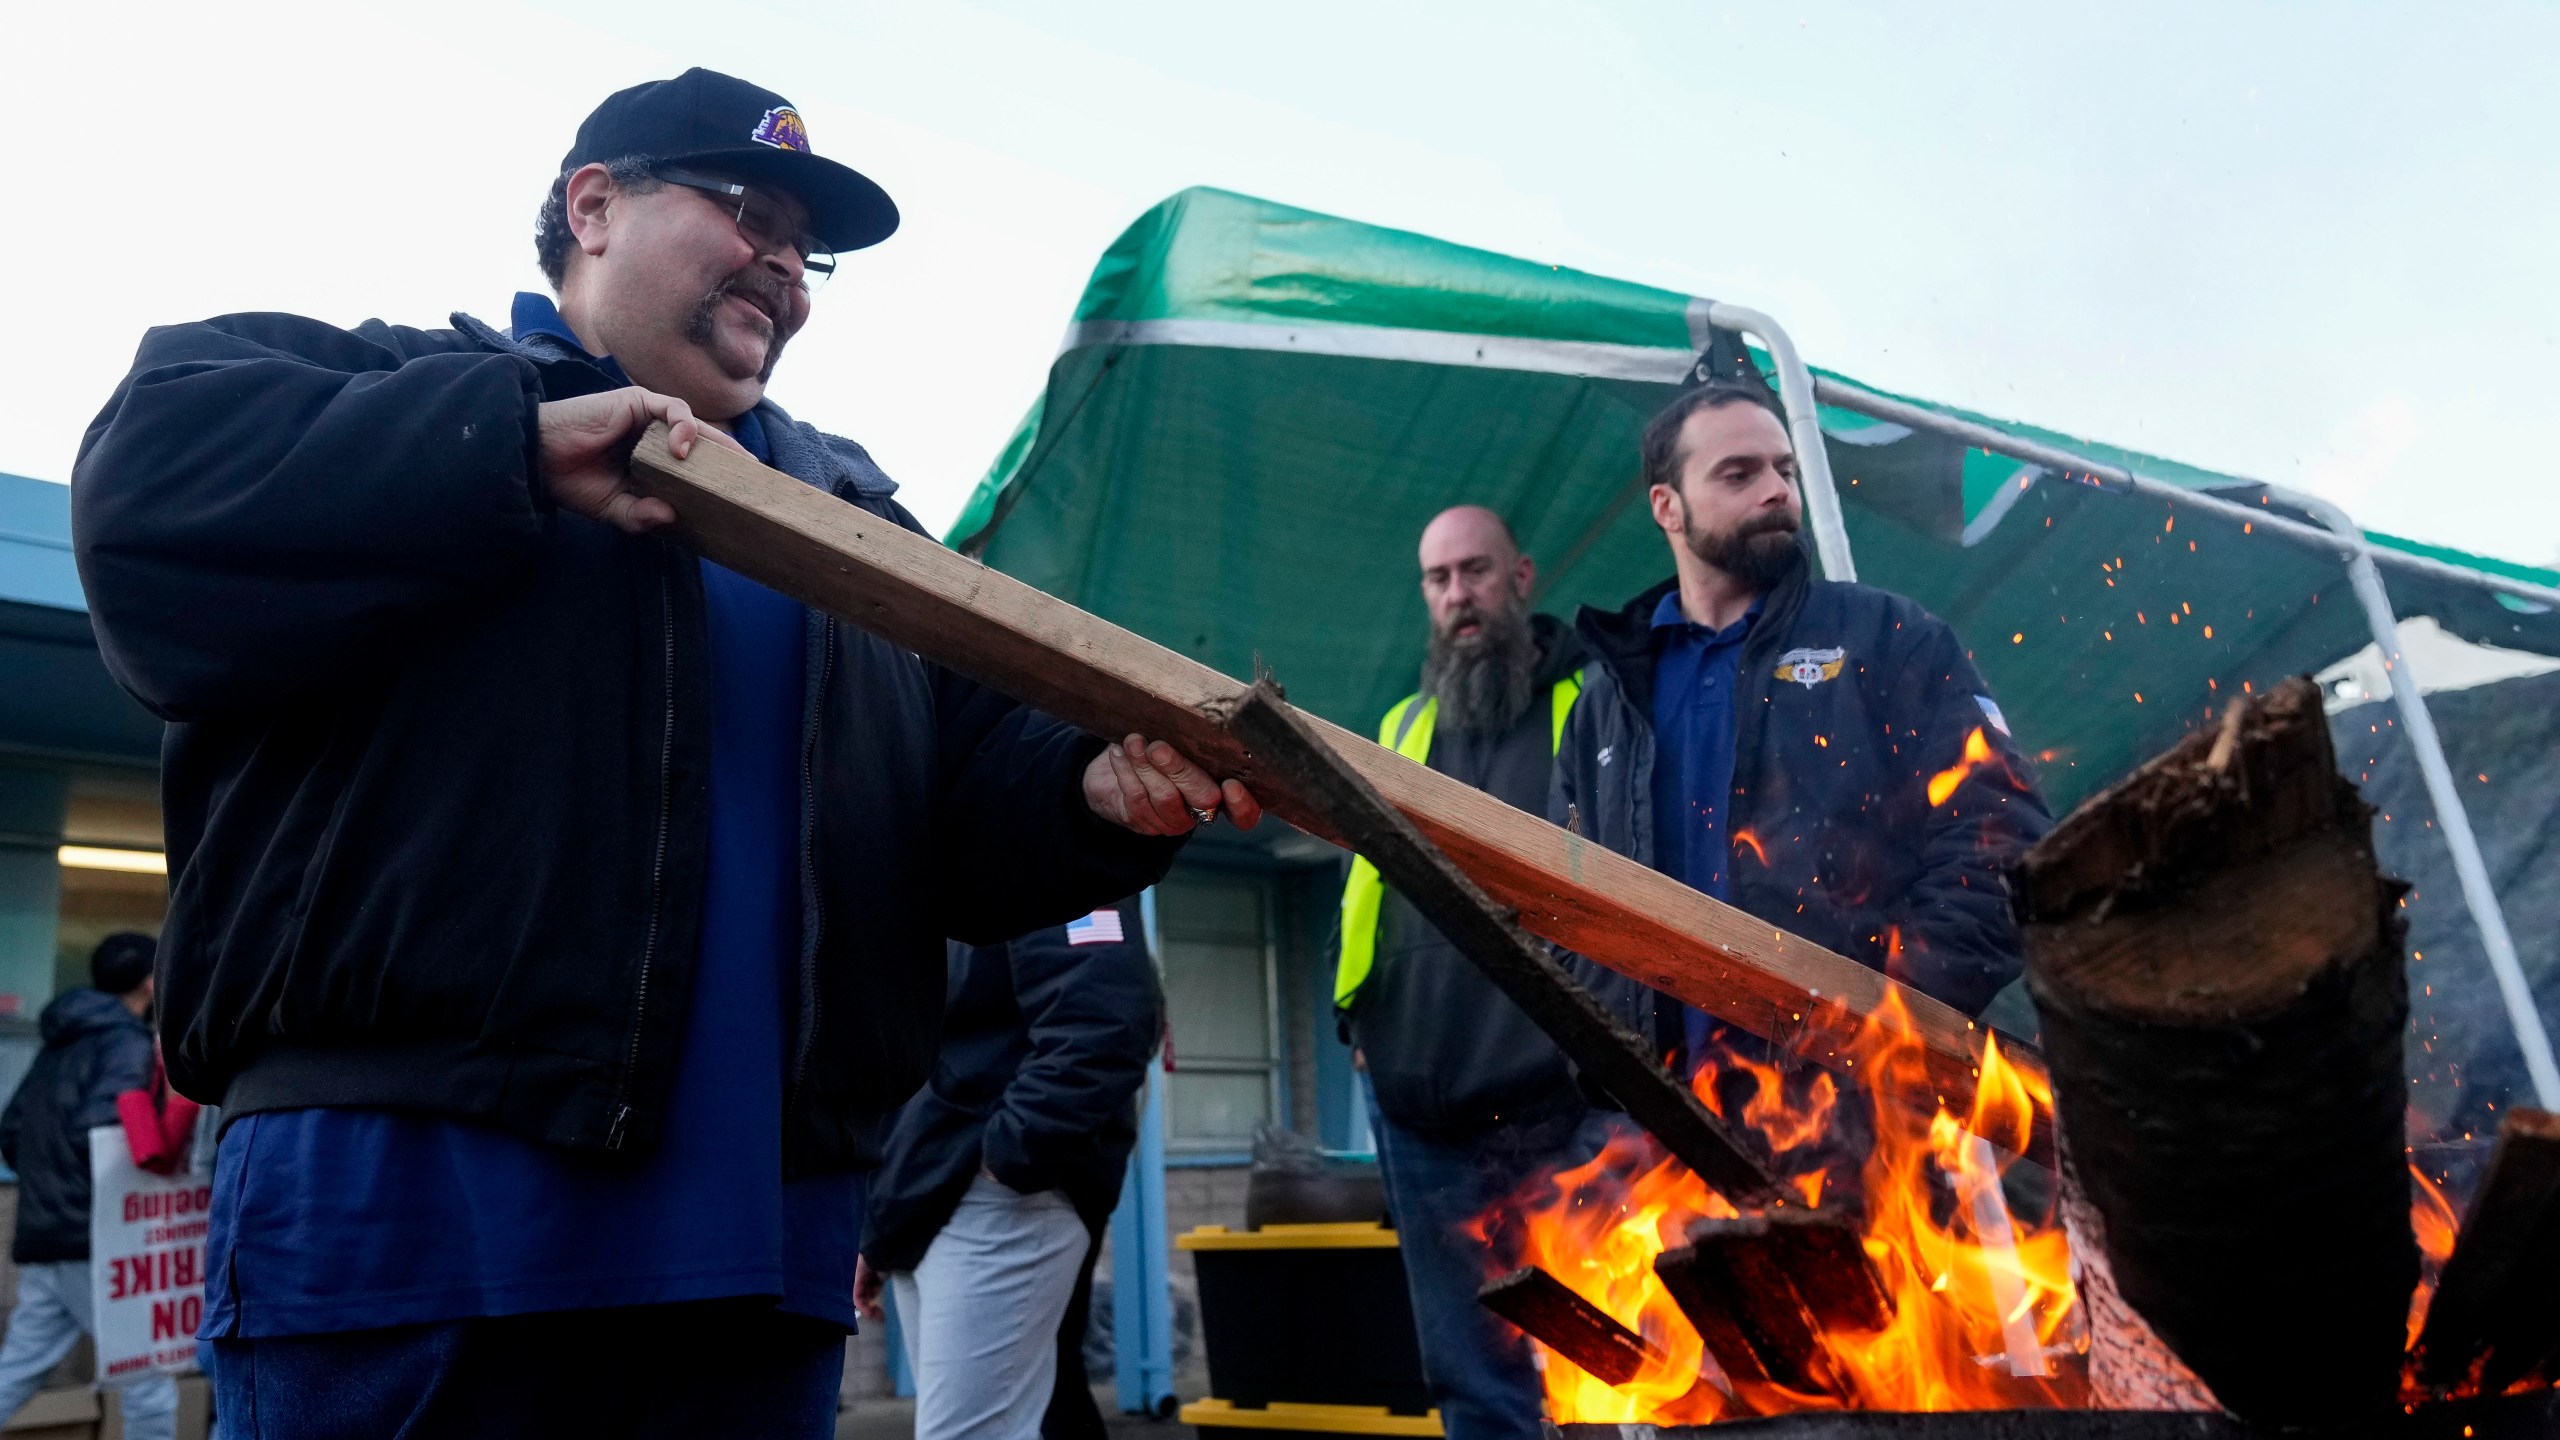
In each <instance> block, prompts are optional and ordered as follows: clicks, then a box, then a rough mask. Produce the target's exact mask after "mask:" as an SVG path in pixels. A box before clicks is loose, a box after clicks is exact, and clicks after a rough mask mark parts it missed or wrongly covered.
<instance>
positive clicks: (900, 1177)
mask: <svg viewBox="0 0 2560 1440" xmlns="http://www.w3.org/2000/svg"><path fill="white" fill-rule="evenodd" d="M1114 913H1116V914H1118V916H1119V917H1120V933H1121V936H1122V938H1121V939H1119V940H1116V941H1114V940H1095V939H1091V938H1087V939H1086V941H1085V943H1082V944H1079V943H1077V936H1076V934H1075V933H1074V932H1072V931H1070V930H1068V929H1067V928H1066V927H1064V926H1057V925H1053V926H1050V927H1049V928H1047V929H1045V930H1038V931H1034V932H1033V933H1031V934H1029V935H1025V936H1022V937H1021V938H1020V939H1017V940H1014V941H1012V942H1011V943H1009V944H1003V945H977V946H970V945H954V946H952V947H951V999H950V1003H949V1004H948V1005H947V1006H946V1007H945V1008H944V1010H943V1013H942V1055H941V1057H940V1058H939V1059H938V1060H936V1061H935V1062H934V1067H933V1079H932V1080H931V1081H929V1082H928V1083H927V1084H926V1086H925V1088H924V1089H923V1090H921V1091H919V1092H917V1094H916V1097H915V1098H914V1099H912V1100H909V1101H908V1102H907V1105H906V1108H905V1109H903V1110H901V1111H899V1112H898V1119H897V1123H896V1125H895V1126H894V1127H893V1128H892V1129H891V1131H890V1133H889V1146H888V1153H887V1155H886V1156H885V1157H883V1159H882V1160H881V1162H880V1169H879V1171H878V1173H876V1174H874V1175H873V1176H872V1177H871V1202H870V1208H871V1213H870V1220H869V1222H868V1224H867V1225H866V1226H865V1227H864V1232H863V1246H862V1249H863V1254H865V1255H866V1256H868V1257H869V1258H870V1260H871V1264H872V1266H873V1268H875V1269H879V1270H912V1269H914V1268H915V1267H916V1262H917V1261H919V1260H922V1259H923V1258H924V1252H925V1247H926V1246H928V1245H930V1244H932V1243H933V1237H934V1236H935V1235H938V1234H940V1233H941V1231H942V1227H943V1225H944V1223H945V1222H947V1221H948V1220H950V1218H951V1211H952V1209H953V1207H955V1206H957V1205H958V1204H959V1203H960V1197H961V1195H962V1194H963V1193H964V1192H966V1191H967V1190H968V1188H969V1182H970V1181H971V1180H972V1179H974V1178H975V1177H976V1176H977V1173H978V1171H979V1169H980V1167H982V1166H983V1167H984V1168H985V1169H986V1171H987V1173H988V1174H990V1175H993V1176H994V1177H995V1178H996V1179H997V1180H998V1181H999V1182H1001V1183H1003V1184H1004V1185H1006V1186H1008V1187H1010V1188H1011V1189H1014V1190H1017V1191H1020V1192H1021V1193H1023V1194H1025V1195H1028V1194H1032V1193H1034V1192H1036V1191H1041V1190H1057V1191H1062V1192H1064V1193H1065V1195H1066V1197H1067V1199H1068V1200H1069V1201H1070V1202H1071V1203H1073V1204H1074V1206H1075V1207H1076V1211H1077V1213H1078V1214H1080V1215H1082V1216H1083V1217H1084V1221H1085V1224H1086V1225H1088V1226H1091V1227H1094V1228H1097V1229H1098V1228H1100V1226H1101V1225H1102V1223H1103V1221H1104V1220H1105V1219H1106V1218H1108V1217H1109V1216H1110V1214H1111V1208H1112V1206H1113V1205H1115V1204H1116V1203H1118V1201H1119V1199H1120V1180H1121V1176H1122V1173H1123V1172H1124V1171H1126V1170H1127V1169H1128V1165H1129V1151H1130V1149H1131V1147H1133V1146H1134V1145H1135V1144H1136V1143H1137V1138H1138V1131H1137V1117H1136V1106H1135V1104H1134V1101H1135V1098H1136V1096H1137V1093H1138V1087H1139V1086H1140V1085H1141V1084H1142V1083H1144V1081H1145V1080H1146V1077H1147V1061H1148V1059H1149V1058H1150V1057H1151V1056H1153V1055H1154V1054H1155V1048H1156V1038H1157V1036H1159V1035H1160V1034H1162V1033H1163V1030H1164V1000H1163V997H1162V995H1161V993H1160V992H1159V991H1158V990H1157V988H1156V968H1155V964H1154V962H1152V961H1150V960H1149V959H1148V958H1147V946H1146V937H1145V934H1144V932H1143V930H1142V929H1141V928H1140V926H1141V922H1140V918H1139V913H1138V902H1137V901H1135V900H1125V901H1122V902H1121V903H1120V904H1119V906H1117V907H1116V910H1115V912H1114ZM1091 933H1093V932H1088V936H1090V934H1091Z"/></svg>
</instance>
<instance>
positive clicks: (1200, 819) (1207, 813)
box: [1182, 805, 1218, 825]
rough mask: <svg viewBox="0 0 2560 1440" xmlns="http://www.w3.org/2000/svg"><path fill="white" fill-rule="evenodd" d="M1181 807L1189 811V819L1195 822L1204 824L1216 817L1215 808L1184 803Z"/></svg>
mask: <svg viewBox="0 0 2560 1440" xmlns="http://www.w3.org/2000/svg"><path fill="white" fill-rule="evenodd" d="M1182 808H1183V809H1185V810H1188V811H1190V812H1191V819H1192V821H1193V823H1195V824H1200V825H1206V824H1209V823H1210V822H1211V821H1213V820H1216V819H1217V818H1218V812H1217V811H1215V810H1203V809H1201V808H1200V807H1199V806H1197V805H1185V806H1183V807H1182Z"/></svg>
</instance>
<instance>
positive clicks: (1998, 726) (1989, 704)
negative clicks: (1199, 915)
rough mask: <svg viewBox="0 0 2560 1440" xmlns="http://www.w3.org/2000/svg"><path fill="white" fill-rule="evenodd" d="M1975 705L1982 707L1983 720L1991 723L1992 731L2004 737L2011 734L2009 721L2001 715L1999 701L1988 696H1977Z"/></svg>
mask: <svg viewBox="0 0 2560 1440" xmlns="http://www.w3.org/2000/svg"><path fill="white" fill-rule="evenodd" d="M1973 703H1974V704H1976V705H1979V706H1981V707H1982V718H1983V719H1985V720H1988V721H1990V722H1991V728H1992V729H1994V730H1997V731H1999V732H2000V733H2001V734H2003V735H2006V734H2008V733H2009V720H2008V717H2007V716H2004V715H2002V714H2001V713H2000V702H1999V701H1997V700H1994V699H1992V698H1991V697H1990V696H1988V695H1976V696H1974V697H1973Z"/></svg>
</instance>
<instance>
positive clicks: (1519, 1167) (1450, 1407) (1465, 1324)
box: [1369, 1099, 1611, 1440]
mask: <svg viewBox="0 0 2560 1440" xmlns="http://www.w3.org/2000/svg"><path fill="white" fill-rule="evenodd" d="M1369 1125H1370V1129H1371V1132H1372V1133H1373V1134H1375V1135H1376V1136H1377V1139H1378V1163H1379V1166H1380V1168H1381V1169H1382V1170H1383V1171H1384V1172H1385V1175H1386V1182H1387V1210H1388V1212H1389V1213H1390V1214H1391V1215H1393V1216H1394V1217H1395V1223H1396V1237H1397V1244H1398V1246H1399V1247H1400V1248H1401V1250H1402V1253H1403V1256H1404V1276H1405V1288H1406V1289H1407V1290H1408V1291H1409V1292H1410V1293H1411V1294H1412V1296H1413V1324H1414V1333H1415V1335H1416V1336H1417V1337H1418V1338H1419V1339H1420V1340H1421V1342H1422V1374H1423V1379H1424V1380H1425V1381H1426V1382H1427V1383H1428V1384H1429V1385H1430V1387H1431V1395H1432V1399H1433V1400H1434V1401H1435V1402H1436V1403H1437V1404H1438V1405H1439V1407H1440V1425H1441V1428H1442V1429H1443V1430H1444V1431H1445V1432H1446V1434H1447V1436H1448V1440H1540V1437H1541V1436H1542V1435H1543V1434H1544V1424H1543V1420H1544V1413H1545V1410H1544V1407H1545V1400H1546V1389H1545V1386H1544V1385H1543V1384H1542V1383H1541V1382H1540V1381H1539V1378H1538V1372H1537V1369H1536V1366H1535V1364H1534V1362H1533V1361H1532V1360H1531V1358H1530V1349H1529V1341H1528V1339H1527V1337H1525V1336H1523V1335H1522V1334H1521V1333H1520V1332H1519V1331H1518V1330H1517V1329H1515V1328H1513V1327H1512V1325H1511V1324H1510V1323H1509V1322H1508V1321H1505V1320H1503V1319H1501V1318H1500V1317H1498V1316H1496V1315H1495V1314H1494V1313H1493V1312H1492V1311H1490V1310H1487V1309H1485V1308H1484V1307H1483V1306H1481V1305H1479V1304H1477V1303H1476V1291H1477V1290H1478V1289H1479V1288H1480V1287H1482V1286H1483V1284H1484V1282H1486V1281H1487V1280H1490V1279H1493V1278H1494V1277H1496V1276H1498V1275H1501V1274H1503V1273H1504V1272H1505V1271H1508V1270H1510V1269H1511V1268H1512V1267H1513V1266H1514V1265H1515V1264H1517V1263H1518V1257H1517V1256H1516V1255H1514V1254H1509V1253H1496V1251H1497V1250H1498V1249H1507V1248H1508V1247H1502V1246H1499V1245H1498V1244H1497V1245H1496V1246H1488V1245H1486V1244H1485V1243H1483V1242H1481V1241H1478V1240H1476V1239H1475V1238H1474V1237H1472V1236H1471V1235H1469V1234H1468V1233H1466V1229H1465V1226H1466V1224H1467V1222H1468V1221H1471V1220H1473V1219H1475V1218H1476V1217H1477V1216H1478V1215H1480V1214H1482V1213H1484V1211H1485V1210H1486V1209H1487V1208H1488V1207H1490V1206H1491V1205H1492V1204H1493V1203H1494V1202H1495V1201H1497V1200H1502V1199H1505V1198H1507V1197H1509V1196H1510V1195H1511V1193H1512V1192H1513V1191H1514V1190H1516V1189H1518V1188H1519V1186H1520V1185H1521V1184H1522V1183H1523V1182H1525V1181H1527V1180H1529V1179H1530V1178H1532V1177H1534V1176H1536V1175H1538V1174H1540V1173H1542V1172H1545V1171H1548V1170H1552V1169H1555V1168H1558V1167H1561V1166H1566V1165H1578V1164H1580V1163H1582V1162H1583V1161H1585V1160H1588V1159H1590V1158H1591V1157H1592V1156H1594V1155H1596V1154H1598V1153H1599V1151H1600V1146H1601V1145H1602V1143H1604V1142H1605V1141H1606V1140H1607V1138H1608V1135H1609V1132H1610V1128H1611V1117H1609V1116H1608V1115H1606V1114H1604V1113H1602V1112H1598V1111H1592V1110H1583V1109H1575V1110H1571V1111H1568V1112H1566V1113H1564V1114H1562V1115H1559V1116H1557V1117H1554V1118H1552V1119H1548V1120H1544V1121H1538V1122H1533V1123H1531V1124H1527V1125H1496V1126H1494V1127H1492V1128H1491V1129H1488V1130H1484V1131H1480V1132H1478V1133H1476V1134H1473V1135H1468V1136H1465V1137H1463V1138H1455V1139H1450V1138H1441V1137H1437V1136H1431V1135H1424V1134H1421V1133H1418V1132H1416V1131H1413V1130H1408V1129H1406V1128H1404V1127H1403V1126H1401V1125H1398V1124H1396V1123H1395V1122H1394V1121H1393V1120H1390V1119H1388V1118H1387V1116H1386V1115H1385V1113H1384V1112H1382V1111H1380V1110H1379V1109H1378V1105H1377V1101H1376V1100H1375V1099H1372V1100H1371V1101H1370V1102H1369Z"/></svg>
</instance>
